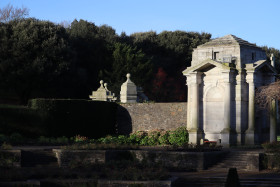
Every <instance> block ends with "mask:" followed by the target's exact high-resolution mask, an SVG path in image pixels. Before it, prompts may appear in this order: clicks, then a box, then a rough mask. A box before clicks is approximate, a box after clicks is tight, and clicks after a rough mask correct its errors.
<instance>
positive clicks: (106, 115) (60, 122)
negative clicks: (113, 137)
mask: <svg viewBox="0 0 280 187" xmlns="http://www.w3.org/2000/svg"><path fill="white" fill-rule="evenodd" d="M29 106H30V107H31V109H36V111H37V112H38V113H39V114H41V115H45V116H46V119H45V120H44V126H45V127H47V129H46V132H47V135H48V136H54V137H58V136H68V137H70V136H74V135H77V134H81V135H83V136H86V137H91V138H93V137H94V138H97V137H102V136H104V135H107V134H114V133H115V114H116V109H117V104H116V103H111V102H103V101H88V100H73V99H72V100H70V99H33V100H31V101H30V102H29Z"/></svg>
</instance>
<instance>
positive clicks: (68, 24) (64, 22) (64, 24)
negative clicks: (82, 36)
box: [59, 20, 72, 28]
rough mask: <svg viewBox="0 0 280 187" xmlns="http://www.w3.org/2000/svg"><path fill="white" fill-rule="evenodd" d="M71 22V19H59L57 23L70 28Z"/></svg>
mask: <svg viewBox="0 0 280 187" xmlns="http://www.w3.org/2000/svg"><path fill="white" fill-rule="evenodd" d="M71 23H72V22H71V21H67V20H64V21H61V22H60V23H59V25H61V26H62V27H64V28H70V27H71Z"/></svg>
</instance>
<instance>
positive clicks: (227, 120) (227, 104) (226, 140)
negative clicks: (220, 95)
mask: <svg viewBox="0 0 280 187" xmlns="http://www.w3.org/2000/svg"><path fill="white" fill-rule="evenodd" d="M222 74H223V79H224V87H225V92H224V127H223V130H222V131H221V144H222V145H223V146H224V147H228V146H229V145H230V126H231V82H232V77H231V76H232V75H231V72H230V71H229V72H222Z"/></svg>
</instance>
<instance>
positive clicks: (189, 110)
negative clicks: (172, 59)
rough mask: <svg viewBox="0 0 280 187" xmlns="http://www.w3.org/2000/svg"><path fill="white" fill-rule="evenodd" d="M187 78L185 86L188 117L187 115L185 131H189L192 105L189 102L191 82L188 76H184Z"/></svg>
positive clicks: (190, 101)
mask: <svg viewBox="0 0 280 187" xmlns="http://www.w3.org/2000/svg"><path fill="white" fill-rule="evenodd" d="M186 78H187V85H188V111H187V113H188V115H187V130H190V129H191V105H192V100H191V83H190V82H191V81H190V76H186Z"/></svg>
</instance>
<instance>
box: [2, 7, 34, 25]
mask: <svg viewBox="0 0 280 187" xmlns="http://www.w3.org/2000/svg"><path fill="white" fill-rule="evenodd" d="M28 15H29V9H27V8H26V7H22V8H15V7H13V5H10V4H8V5H7V6H6V7H3V8H0V22H9V21H11V20H15V19H22V18H25V17H27V16H28Z"/></svg>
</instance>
